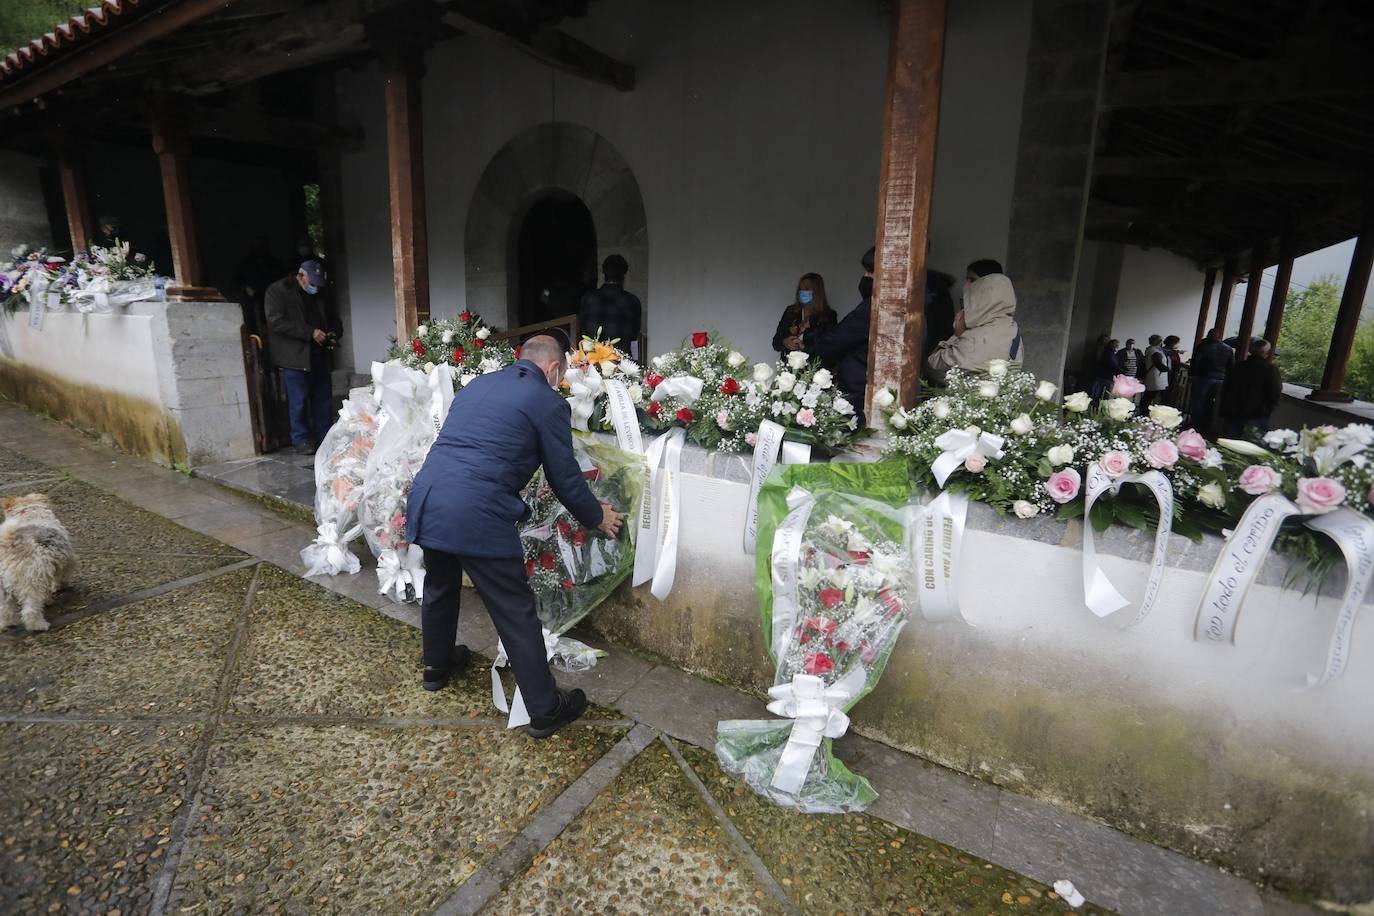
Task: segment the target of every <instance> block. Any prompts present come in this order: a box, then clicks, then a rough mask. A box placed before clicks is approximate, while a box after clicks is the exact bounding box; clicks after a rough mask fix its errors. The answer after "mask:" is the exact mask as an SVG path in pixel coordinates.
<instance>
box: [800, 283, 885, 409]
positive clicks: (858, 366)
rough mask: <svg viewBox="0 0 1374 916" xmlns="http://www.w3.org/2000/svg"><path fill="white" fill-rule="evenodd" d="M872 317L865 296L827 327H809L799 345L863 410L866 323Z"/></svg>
mask: <svg viewBox="0 0 1374 916" xmlns="http://www.w3.org/2000/svg"><path fill="white" fill-rule="evenodd" d="M872 317H873V300H871V299H865V300H863V301H862V302H860V303H859V304H858V305H856V306H854V310H853V311H851V312H850V313H849V314H848V315H845V316H844V320H843V321H841V322H840V323H839V324H837V325H835V326H833V327H829V328H811V329H810V330H809V331H807V332H806V336H805V338H803V340H802V346H803V348H804V349H805V350H806V352H807V353H810V354H811V355H812V356H819V357H820V358H821V362H822V363H824V364H825V365H826V366H828V367H829V368H830V371H831V372H833V373H834V374H835V383H836V384H837V385H839V387H840V390H841V391H843V392H844V396H845V397H846V398H847V399H848V400H849V402H850V403H851V404H853V405H854V409H855V410H862V409H863V405H864V403H865V401H864V394H865V393H866V391H867V389H868V326H869V322H870V321H871V320H872Z"/></svg>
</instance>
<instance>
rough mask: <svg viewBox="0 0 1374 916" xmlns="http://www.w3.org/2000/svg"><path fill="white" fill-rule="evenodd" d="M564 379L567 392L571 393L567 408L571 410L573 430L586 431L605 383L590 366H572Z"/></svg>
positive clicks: (598, 373)
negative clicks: (566, 384)
mask: <svg viewBox="0 0 1374 916" xmlns="http://www.w3.org/2000/svg"><path fill="white" fill-rule="evenodd" d="M564 378H565V379H566V380H567V383H568V390H569V391H571V392H572V397H570V398H569V399H568V406H569V407H571V408H572V425H573V429H581V430H586V429H587V427H588V424H589V423H590V422H591V418H592V413H593V412H594V411H595V410H596V399H597V398H598V397H599V396H600V395H601V393H602V391H603V390H604V389H605V382H604V381H603V380H602V378H601V373H600V372H597V371H596V367H595V366H593V365H590V364H589V365H587V366H585V367H582V366H573V367H572V368H570V369H569V370H568V372H567V375H565V376H564Z"/></svg>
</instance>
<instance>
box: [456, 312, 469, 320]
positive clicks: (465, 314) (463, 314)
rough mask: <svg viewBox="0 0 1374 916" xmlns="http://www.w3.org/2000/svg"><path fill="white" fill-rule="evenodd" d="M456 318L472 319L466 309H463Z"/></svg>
mask: <svg viewBox="0 0 1374 916" xmlns="http://www.w3.org/2000/svg"><path fill="white" fill-rule="evenodd" d="M458 320H459V321H471V320H472V312H469V311H466V310H465V311H463V313H462V314H460V315H459V316H458Z"/></svg>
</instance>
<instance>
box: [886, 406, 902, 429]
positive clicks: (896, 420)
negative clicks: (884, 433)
mask: <svg viewBox="0 0 1374 916" xmlns="http://www.w3.org/2000/svg"><path fill="white" fill-rule="evenodd" d="M887 422H888V424H889V425H890V426H891V427H892V428H893V429H906V411H905V410H903V409H902V408H900V407H898V408H897V411H896V412H895V413H894V414H893V415H892V417H891V418H890V419H889V420H888V421H887Z"/></svg>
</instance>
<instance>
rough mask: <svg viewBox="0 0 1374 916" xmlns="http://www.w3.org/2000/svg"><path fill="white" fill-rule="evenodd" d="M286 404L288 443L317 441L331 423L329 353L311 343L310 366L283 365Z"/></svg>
mask: <svg viewBox="0 0 1374 916" xmlns="http://www.w3.org/2000/svg"><path fill="white" fill-rule="evenodd" d="M281 379H282V383H283V384H284V385H285V386H286V406H287V410H288V411H289V413H290V416H291V444H292V445H307V446H313V445H319V444H320V442H321V441H323V439H324V434H325V433H327V432H329V428H330V427H331V426H333V425H334V383H333V380H332V379H331V378H330V375H329V354H327V353H325V351H324V348H323V347H319V346H314V345H312V346H311V347H310V370H309V371H306V370H304V369H282V371H281Z"/></svg>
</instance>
